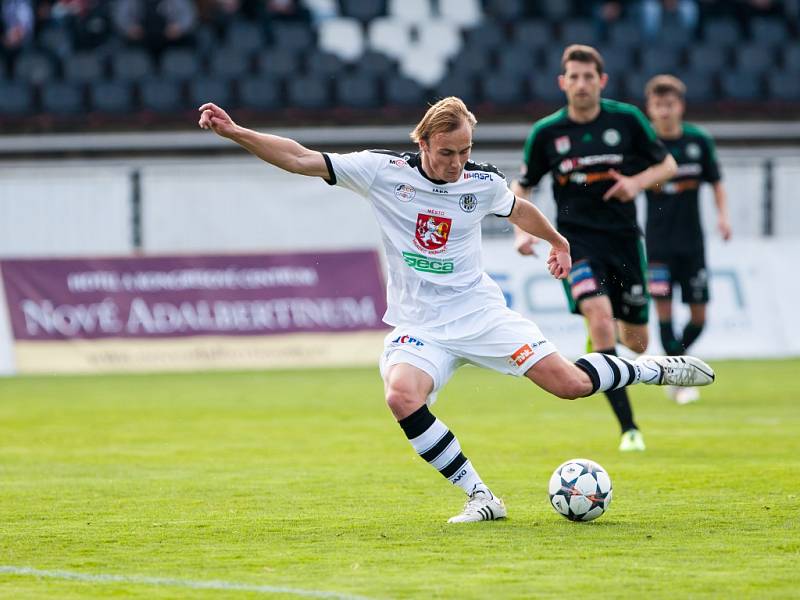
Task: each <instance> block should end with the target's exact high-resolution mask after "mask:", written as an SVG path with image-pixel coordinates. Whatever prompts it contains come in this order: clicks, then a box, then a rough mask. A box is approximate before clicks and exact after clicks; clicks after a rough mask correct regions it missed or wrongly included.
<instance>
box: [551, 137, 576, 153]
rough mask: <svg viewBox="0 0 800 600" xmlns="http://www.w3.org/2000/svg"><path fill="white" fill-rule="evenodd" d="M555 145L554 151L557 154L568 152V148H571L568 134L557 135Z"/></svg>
mask: <svg viewBox="0 0 800 600" xmlns="http://www.w3.org/2000/svg"><path fill="white" fill-rule="evenodd" d="M555 145H556V152H558V153H559V154H566V153H567V152H569V149H570V148H572V144H571V143H570V141H569V136H568V135H562V136H561V137H557V138H556V141H555Z"/></svg>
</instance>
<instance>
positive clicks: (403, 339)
mask: <svg viewBox="0 0 800 600" xmlns="http://www.w3.org/2000/svg"><path fill="white" fill-rule="evenodd" d="M392 343H393V344H396V345H398V346H400V345H403V344H405V345H408V346H411V347H413V348H422V347H423V346H424V345H425V342H423V341H422V340H418V339H417V338H415V337H412V336H410V335H399V336H397V337H396V338H394V339H393V340H392Z"/></svg>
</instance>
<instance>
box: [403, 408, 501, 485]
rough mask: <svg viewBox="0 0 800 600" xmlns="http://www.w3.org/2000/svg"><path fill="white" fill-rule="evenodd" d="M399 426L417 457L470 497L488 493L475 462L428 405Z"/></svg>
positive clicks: (405, 419)
mask: <svg viewBox="0 0 800 600" xmlns="http://www.w3.org/2000/svg"><path fill="white" fill-rule="evenodd" d="M398 423H399V424H400V427H402V429H403V432H404V433H405V434H406V437H407V438H408V440H409V441H410V442H411V445H412V446H414V450H416V451H417V454H419V455H420V456H421V457H422V458H424V459H425V460H426V461H427V462H428V463H429V464H430V465H431V466H432V467H433V468H434V469H436V470H437V471H439V473H441V474H442V475H443V476H444V477H445V479H447V480H448V481H449V482H450V483H452V484H453V485H457V486H458V487H460V488H461V489H462V490H464V491H465V492H466V493H467V494H471V493H473V492H474V491H476V490H480V489H483V490H486V491H488V488H487V487H486V485H484V483H483V481H482V480H481V478H480V475H478V472H477V471H476V470H475V468H474V467H473V466H472V463H471V462H470V461H469V460H467V457H466V456H464V454H463V453H462V452H461V445H460V444H459V443H458V440H457V439H456V436H454V435H453V432H451V431H450V430H449V429H448V428H447V425H445V424H444V423H442V422H441V421H440V420H439V419H437V418H436V417H434V416H433V414H431V412H430V411H429V410H428V407H427V405H425V404H423V405H422V407H421V408H419V409H418V410H417V411H416V412H413V413H411V414H410V415H408V416H407V417H406V418H404V419H401V420H400V421H398Z"/></svg>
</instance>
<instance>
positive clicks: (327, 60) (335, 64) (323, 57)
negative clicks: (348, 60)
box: [305, 50, 346, 77]
mask: <svg viewBox="0 0 800 600" xmlns="http://www.w3.org/2000/svg"><path fill="white" fill-rule="evenodd" d="M305 61H306V72H307V73H309V74H313V75H317V76H319V77H336V76H337V75H340V74H341V73H342V71H344V70H345V67H346V65H345V64H344V62H343V61H342V59H340V58H339V57H338V56H336V55H335V54H331V53H330V52H325V51H324V50H313V51H311V52H309V53H308V54H306V57H305Z"/></svg>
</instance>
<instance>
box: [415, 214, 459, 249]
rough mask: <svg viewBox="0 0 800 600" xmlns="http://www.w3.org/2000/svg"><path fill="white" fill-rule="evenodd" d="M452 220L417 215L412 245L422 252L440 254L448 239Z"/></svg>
mask: <svg viewBox="0 0 800 600" xmlns="http://www.w3.org/2000/svg"><path fill="white" fill-rule="evenodd" d="M452 224H453V220H452V219H450V218H448V217H439V216H436V215H426V214H424V213H417V229H416V235H415V238H414V244H415V245H416V246H417V248H419V249H420V250H422V251H423V252H431V253H436V252H442V251H444V247H445V245H446V244H447V238H448V237H450V228H451V226H452Z"/></svg>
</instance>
